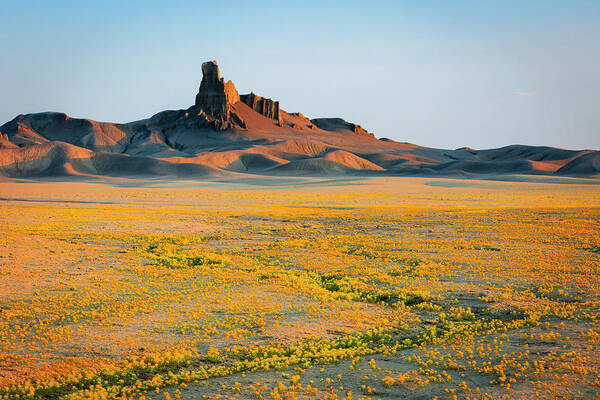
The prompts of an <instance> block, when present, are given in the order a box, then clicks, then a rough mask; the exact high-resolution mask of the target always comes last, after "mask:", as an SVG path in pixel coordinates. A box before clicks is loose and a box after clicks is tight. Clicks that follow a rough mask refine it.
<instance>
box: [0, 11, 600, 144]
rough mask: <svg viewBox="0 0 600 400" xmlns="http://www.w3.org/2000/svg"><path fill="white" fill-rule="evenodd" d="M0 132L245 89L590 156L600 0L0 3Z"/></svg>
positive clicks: (131, 116)
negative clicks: (210, 91) (32, 118)
mask: <svg viewBox="0 0 600 400" xmlns="http://www.w3.org/2000/svg"><path fill="white" fill-rule="evenodd" d="M1 15H2V17H3V18H2V23H1V24H0V54H2V61H1V62H0V90H1V96H0V124H2V123H4V122H5V121H8V120H10V119H12V118H13V117H14V116H16V115H17V114H19V113H28V112H39V111H62V112H65V113H67V114H69V115H71V116H74V117H87V118H92V119H97V120H101V121H117V122H126V121H131V120H135V119H141V118H146V117H148V116H150V115H152V114H154V113H156V112H158V111H161V110H165V109H179V108H187V107H188V106H189V105H191V104H192V103H193V101H194V96H195V94H196V92H197V90H198V86H199V84H200V79H201V71H200V65H201V63H202V62H203V61H206V60H212V59H216V60H218V62H219V65H220V68H221V73H222V75H223V76H224V77H225V79H231V80H233V81H234V83H235V84H236V86H237V88H238V90H239V91H240V92H241V93H245V92H249V91H250V90H253V91H254V92H256V93H258V94H260V95H264V96H267V97H271V98H274V99H276V100H279V101H280V102H281V106H282V108H284V109H285V110H286V111H290V112H295V111H300V112H302V113H304V114H305V115H307V116H309V117H312V118H314V117H330V116H340V117H343V118H345V119H347V120H349V121H352V122H356V123H359V124H361V125H363V126H364V127H365V128H367V129H369V130H370V131H372V132H374V133H375V134H376V136H378V137H389V138H393V139H395V140H399V141H408V142H413V143H417V144H420V145H426V146H433V147H444V148H457V147H461V146H471V147H475V148H489V147H498V146H503V145H508V144H514V143H521V144H534V145H551V146H558V147H565V148H576V149H581V148H593V149H600V108H599V106H600V67H599V66H600V45H599V43H600V23H598V21H600V1H597V0H590V1H583V0H572V1H551V0H546V1H527V2H523V1H511V0H506V1H485V0H479V1H410V2H409V1H377V0H372V1H369V2H365V1H302V2H301V1H298V2H291V1H290V2H280V1H252V2H250V1H223V2H219V1H211V2H202V1H195V2H192V1H190V2H184V1H173V2H165V1H153V0H146V1H128V2H120V1H95V2H94V1H74V0H73V1H63V0H54V1H27V0H25V1H13V0H3V1H2V11H1Z"/></svg>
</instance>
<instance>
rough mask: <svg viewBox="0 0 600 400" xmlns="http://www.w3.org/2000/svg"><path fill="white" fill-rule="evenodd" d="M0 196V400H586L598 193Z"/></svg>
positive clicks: (342, 183) (526, 183)
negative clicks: (55, 399)
mask: <svg viewBox="0 0 600 400" xmlns="http://www.w3.org/2000/svg"><path fill="white" fill-rule="evenodd" d="M2 179H3V180H2V181H1V182H0V221H1V222H0V399H54V398H61V399H73V400H74V399H136V400H139V399H167V400H168V399H232V398H233V399H276V400H279V399H308V398H320V399H331V400H333V399H361V398H362V399H368V398H371V399H393V398H409V399H436V398H437V399H532V398H540V399H556V398H573V399H574V398H600V394H599V393H600V352H599V351H598V350H599V343H600V323H599V318H600V271H599V266H600V185H598V181H597V180H593V179H575V178H552V179H547V180H545V181H544V180H543V179H541V180H537V181H536V180H535V179H533V178H527V179H525V178H523V179H520V178H519V177H515V178H514V181H512V182H510V181H495V180H474V179H473V180H461V179H444V178H406V177H378V178H369V177H346V178H293V177H292V178H281V177H279V178H277V177H273V178H264V177H263V178H256V179H250V178H244V179H239V180H236V179H226V180H225V179H224V180H219V179H211V180H205V181H195V180H180V181H177V180H169V181H167V180H160V179H148V180H127V179H115V180H111V179H108V178H107V179H103V180H92V181H90V180H88V181H85V180H81V179H79V178H63V179H59V178H57V179H40V180H30V179H8V178H2Z"/></svg>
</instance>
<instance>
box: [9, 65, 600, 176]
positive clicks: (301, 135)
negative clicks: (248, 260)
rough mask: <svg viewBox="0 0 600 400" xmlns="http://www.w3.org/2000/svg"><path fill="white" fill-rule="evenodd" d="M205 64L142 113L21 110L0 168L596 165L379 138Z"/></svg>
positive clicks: (217, 170)
mask: <svg viewBox="0 0 600 400" xmlns="http://www.w3.org/2000/svg"><path fill="white" fill-rule="evenodd" d="M202 72H203V78H202V82H201V84H200V89H199V92H198V94H197V95H196V100H195V103H194V105H193V106H191V107H189V108H188V109H186V110H170V111H163V112H160V113H158V114H156V115H154V116H152V117H150V118H147V119H144V120H140V121H134V122H130V123H126V124H115V123H108V122H97V121H93V120H89V119H77V118H71V117H69V116H68V115H66V114H63V113H55V112H45V113H35V114H27V115H18V116H17V117H15V118H14V119H13V120H11V121H9V122H7V123H5V124H4V125H2V126H1V127H0V132H2V133H0V176H9V177H27V176H56V175H77V174H80V175H105V176H132V177H135V176H190V177H191V176H216V175H227V174H235V173H252V174H264V175H348V174H368V175H381V174H393V175H460V176H465V175H475V176H478V175H486V174H517V173H518V174H543V175H550V174H558V175H578V176H598V175H599V174H600V152H597V151H596V152H593V151H589V150H585V151H573V150H563V149H556V148H551V147H535V146H521V145H513V146H507V147H503V148H500V149H491V150H473V149H470V148H461V149H457V150H443V149H432V148H426V147H420V146H417V145H414V144H410V143H399V142H395V141H393V140H389V139H377V138H376V137H375V136H374V135H373V134H372V133H370V132H368V131H367V130H366V129H364V128H363V127H361V126H360V125H357V124H354V123H351V122H347V121H344V120H343V119H341V118H316V119H312V120H311V119H308V118H307V117H305V116H304V115H302V114H301V113H288V112H286V111H284V110H283V109H281V108H280V106H279V102H277V101H274V100H272V99H269V98H264V97H261V96H258V95H256V94H254V93H249V94H246V95H243V94H242V95H240V94H239V93H238V92H237V90H236V88H235V85H234V84H233V83H232V82H231V81H228V82H224V80H223V78H221V77H220V76H219V69H218V67H217V64H216V62H206V63H204V64H203V65H202Z"/></svg>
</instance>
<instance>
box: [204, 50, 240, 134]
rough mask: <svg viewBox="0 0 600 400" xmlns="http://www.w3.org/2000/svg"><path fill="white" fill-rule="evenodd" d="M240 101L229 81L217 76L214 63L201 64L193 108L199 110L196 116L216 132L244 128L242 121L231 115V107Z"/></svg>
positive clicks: (215, 63)
mask: <svg viewBox="0 0 600 400" xmlns="http://www.w3.org/2000/svg"><path fill="white" fill-rule="evenodd" d="M239 101H240V95H239V94H238V92H237V90H236V89H235V85H234V84H233V82H231V81H227V83H225V81H224V80H223V78H221V76H220V74H219V67H218V65H217V62H216V61H207V62H205V63H203V64H202V82H201V83H200V89H199V90H198V94H197V95H196V102H195V104H194V107H195V108H197V109H199V110H198V114H197V116H198V117H199V118H200V119H202V120H206V124H207V125H212V126H213V127H214V128H215V129H217V130H224V129H231V128H234V127H242V128H243V127H245V124H244V121H243V120H242V119H241V118H240V117H239V116H237V115H233V110H232V107H231V106H232V105H233V104H235V103H237V102H239Z"/></svg>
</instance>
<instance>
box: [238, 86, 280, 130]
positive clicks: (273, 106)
mask: <svg viewBox="0 0 600 400" xmlns="http://www.w3.org/2000/svg"><path fill="white" fill-rule="evenodd" d="M240 99H241V101H243V102H244V103H246V104H247V105H248V107H250V108H251V109H253V110H254V111H256V112H257V113H259V114H262V115H264V116H265V117H267V118H271V119H274V120H275V121H277V122H278V123H279V124H280V125H281V115H280V113H279V102H278V101H273V100H271V99H267V98H265V97H261V96H257V95H256V94H254V92H250V94H243V95H241V96H240Z"/></svg>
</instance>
